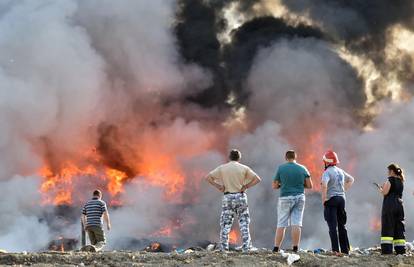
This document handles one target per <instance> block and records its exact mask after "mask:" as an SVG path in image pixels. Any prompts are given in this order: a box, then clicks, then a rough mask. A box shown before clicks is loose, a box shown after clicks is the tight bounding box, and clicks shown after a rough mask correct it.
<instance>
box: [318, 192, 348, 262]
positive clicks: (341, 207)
mask: <svg viewBox="0 0 414 267" xmlns="http://www.w3.org/2000/svg"><path fill="white" fill-rule="evenodd" d="M324 217H325V221H326V222H327V223H328V227H329V237H330V238H331V244H332V251H336V252H339V245H340V246H341V252H342V253H345V254H348V253H349V249H350V247H349V240H348V232H347V230H346V227H345V225H346V212H345V199H344V198H343V197H340V196H336V197H332V198H330V199H329V200H328V201H326V202H325V207H324ZM338 236H339V242H338Z"/></svg>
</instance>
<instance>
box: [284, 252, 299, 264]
mask: <svg viewBox="0 0 414 267" xmlns="http://www.w3.org/2000/svg"><path fill="white" fill-rule="evenodd" d="M280 254H281V255H282V257H283V258H286V260H287V264H288V265H289V266H290V265H292V264H293V263H294V262H297V261H298V260H300V256H299V255H298V254H293V253H285V252H281V253H280Z"/></svg>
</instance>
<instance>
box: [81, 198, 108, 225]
mask: <svg viewBox="0 0 414 267" xmlns="http://www.w3.org/2000/svg"><path fill="white" fill-rule="evenodd" d="M106 210H107V208H106V203H105V201H103V200H100V199H98V198H95V197H94V198H92V199H91V200H89V201H88V202H87V203H86V204H85V206H84V207H83V209H82V214H84V215H86V226H99V227H102V225H103V220H102V215H103V214H104V212H105V211H106Z"/></svg>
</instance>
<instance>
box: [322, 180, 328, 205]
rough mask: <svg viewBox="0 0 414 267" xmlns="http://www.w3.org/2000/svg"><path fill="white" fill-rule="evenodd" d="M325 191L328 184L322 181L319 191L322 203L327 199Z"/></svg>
mask: <svg viewBox="0 0 414 267" xmlns="http://www.w3.org/2000/svg"><path fill="white" fill-rule="evenodd" d="M327 191H328V185H327V184H325V183H324V182H322V185H321V193H322V204H325V202H326V201H327V200H328V199H327V194H328V193H327Z"/></svg>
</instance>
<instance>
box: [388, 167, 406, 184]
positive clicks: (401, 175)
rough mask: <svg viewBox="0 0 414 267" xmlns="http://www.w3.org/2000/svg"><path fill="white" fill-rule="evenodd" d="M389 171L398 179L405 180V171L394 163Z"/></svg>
mask: <svg viewBox="0 0 414 267" xmlns="http://www.w3.org/2000/svg"><path fill="white" fill-rule="evenodd" d="M388 170H389V171H393V172H394V173H395V174H396V175H397V176H398V178H401V180H403V181H404V180H405V177H404V171H403V169H401V168H400V167H399V166H398V165H397V164H394V163H393V164H391V165H389V166H388Z"/></svg>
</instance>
